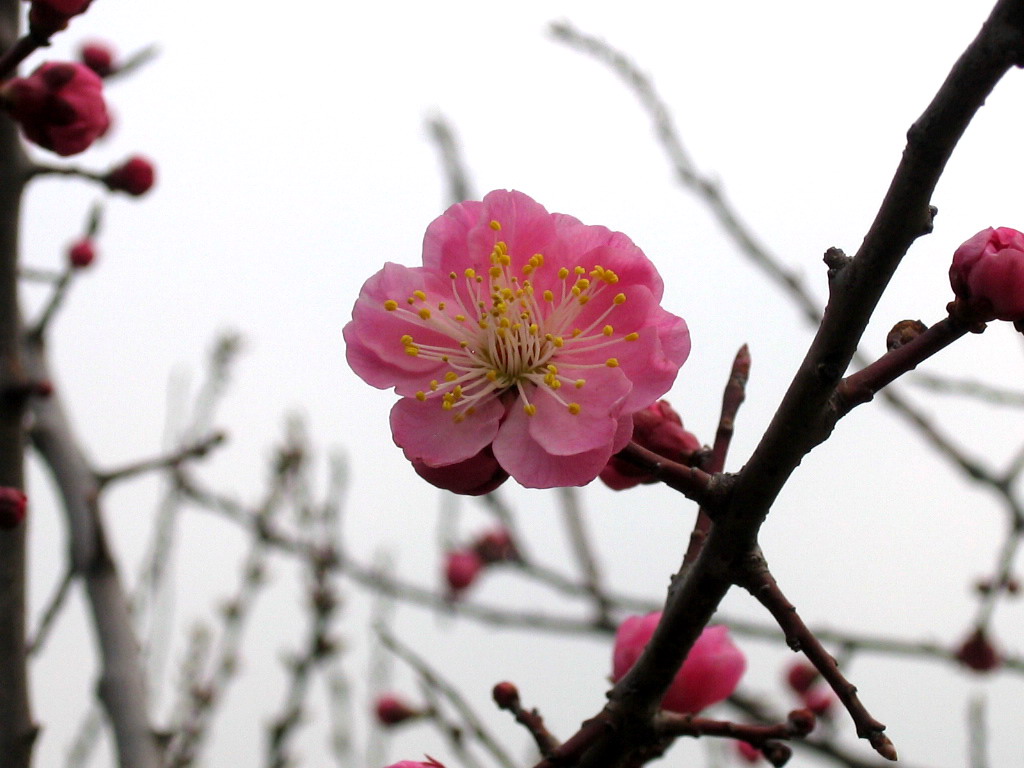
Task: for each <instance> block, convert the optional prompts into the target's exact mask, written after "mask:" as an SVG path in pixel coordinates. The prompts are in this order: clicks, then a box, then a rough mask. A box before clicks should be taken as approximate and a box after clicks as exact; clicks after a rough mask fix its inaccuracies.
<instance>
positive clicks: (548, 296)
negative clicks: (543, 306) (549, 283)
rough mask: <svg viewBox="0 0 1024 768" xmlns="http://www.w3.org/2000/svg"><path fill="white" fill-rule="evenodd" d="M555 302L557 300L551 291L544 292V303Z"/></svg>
mask: <svg viewBox="0 0 1024 768" xmlns="http://www.w3.org/2000/svg"><path fill="white" fill-rule="evenodd" d="M554 300H555V294H553V293H552V292H551V291H544V301H554Z"/></svg>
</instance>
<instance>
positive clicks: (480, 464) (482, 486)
mask: <svg viewBox="0 0 1024 768" xmlns="http://www.w3.org/2000/svg"><path fill="white" fill-rule="evenodd" d="M412 468H413V469H415V470H416V474H417V475H419V476H420V477H422V478H423V479H424V480H426V481H427V482H428V483H430V484H431V485H436V486H437V487H438V488H443V489H444V490H446V491H451V492H452V493H461V494H465V495H467V496H482V495H483V494H485V493H490V492H491V491H493V490H494V489H495V488H497V487H498V486H499V485H501V484H502V483H504V482H505V481H506V480H508V472H506V471H505V470H504V469H502V468H501V465H499V464H498V462H497V460H496V459H495V458H494V453H493V452H492V451H491V446H489V445H488V446H486V447H485V448H484V449H483V450H482V451H480V453H478V454H476V455H475V456H473V457H471V458H468V459H466V460H465V461H459V462H456V463H455V464H447V465H445V466H442V467H432V466H430V465H428V464H425V463H424V462H422V461H418V460H417V459H413V460H412Z"/></svg>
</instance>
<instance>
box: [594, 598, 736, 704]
mask: <svg viewBox="0 0 1024 768" xmlns="http://www.w3.org/2000/svg"><path fill="white" fill-rule="evenodd" d="M659 621H661V611H655V612H654V613H649V614H647V615H646V616H630V617H629V618H628V619H626V620H625V621H623V622H622V624H621V625H619V630H618V632H616V633H615V650H614V653H613V655H612V680H613V681H615V682H618V681H619V680H621V679H622V677H624V676H625V674H626V672H628V671H629V670H630V669H631V668H632V666H633V665H634V664H635V663H636V660H637V659H639V658H640V654H641V653H643V650H644V648H646V647H647V643H648V642H649V641H650V639H651V636H652V635H653V634H654V630H655V628H656V627H657V626H658V622H659ZM746 667H747V660H746V659H745V658H744V656H743V653H742V652H741V651H740V649H739V648H737V647H736V646H735V645H733V642H732V640H731V639H730V638H729V630H728V629H727V628H726V627H724V626H720V625H719V626H709V627H706V628H705V629H704V631H703V632H702V633H701V635H700V637H698V638H697V642H695V643H694V644H693V647H692V648H691V649H690V652H689V654H687V656H686V660H685V661H684V662H683V666H682V667H680V669H679V672H677V673H676V676H675V678H674V679H673V680H672V683H671V685H669V688H668V691H666V693H665V697H664V698H663V699H662V700H661V708H662V709H667V710H669V711H671V712H678V713H680V714H695V713H697V712H700V711H701V710H702V709H705V708H707V707H710V706H711V705H712V704H715V703H717V702H719V701H722V699H725V698H728V697H729V696H730V695H731V694H732V692H733V691H734V690H736V686H737V685H738V684H739V681H740V678H741V677H742V676H743V671H744V670H745V669H746Z"/></svg>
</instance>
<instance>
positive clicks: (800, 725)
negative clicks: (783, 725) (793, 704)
mask: <svg viewBox="0 0 1024 768" xmlns="http://www.w3.org/2000/svg"><path fill="white" fill-rule="evenodd" d="M786 720H787V721H788V722H789V727H790V728H791V729H792V731H793V734H794V735H795V736H797V737H799V738H803V737H804V736H806V735H807V734H809V733H810V732H811V731H813V730H814V726H815V725H817V719H816V718H815V717H814V712H813V711H812V710H811V709H810V708H808V709H794V710H793V711H792V712H790V713H789V715H787V716H786Z"/></svg>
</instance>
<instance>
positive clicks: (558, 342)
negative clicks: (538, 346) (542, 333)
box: [551, 336, 565, 347]
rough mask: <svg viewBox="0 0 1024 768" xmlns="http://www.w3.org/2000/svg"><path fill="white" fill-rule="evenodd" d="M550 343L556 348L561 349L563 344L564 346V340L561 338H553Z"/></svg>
mask: <svg viewBox="0 0 1024 768" xmlns="http://www.w3.org/2000/svg"><path fill="white" fill-rule="evenodd" d="M551 343H552V344H554V345H555V346H556V347H561V346H562V345H563V344H565V339H563V338H562V337H561V336H555V337H554V338H553V339H551Z"/></svg>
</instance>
